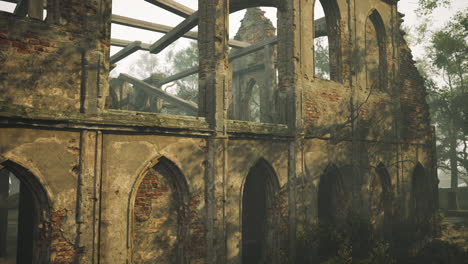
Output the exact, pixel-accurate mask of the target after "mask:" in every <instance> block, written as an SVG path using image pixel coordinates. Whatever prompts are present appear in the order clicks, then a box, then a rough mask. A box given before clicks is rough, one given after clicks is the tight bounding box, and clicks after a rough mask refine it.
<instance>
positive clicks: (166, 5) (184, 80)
mask: <svg viewBox="0 0 468 264" xmlns="http://www.w3.org/2000/svg"><path fill="white" fill-rule="evenodd" d="M197 7H198V3H197V1H189V0H180V1H177V2H175V1H170V0H148V1H144V0H138V1H131V2H129V1H126V0H113V5H112V13H113V14H112V28H111V45H112V47H111V57H110V63H111V66H110V68H111V72H110V91H109V101H110V102H109V108H110V109H115V110H129V111H141V112H153V113H164V114H174V115H189V116H196V115H198V47H197V38H198V33H197V25H196V24H194V25H193V27H192V29H191V30H190V31H188V32H186V33H185V34H183V36H182V37H180V38H169V37H168V36H169V35H171V34H173V33H174V32H175V31H176V30H177V26H178V25H179V24H180V23H183V22H184V21H186V20H187V19H189V18H190V17H191V16H192V15H193V14H194V13H195V11H196V9H197Z"/></svg>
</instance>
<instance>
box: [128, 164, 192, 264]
mask: <svg viewBox="0 0 468 264" xmlns="http://www.w3.org/2000/svg"><path fill="white" fill-rule="evenodd" d="M189 199H190V192H189V186H188V184H187V181H186V179H185V177H184V175H183V174H182V172H181V170H180V169H179V168H178V166H177V165H176V164H175V163H173V162H172V161H170V160H169V159H168V158H166V157H160V158H159V159H158V160H157V162H156V164H154V165H153V166H150V167H149V168H148V169H146V170H145V172H144V173H143V174H142V175H141V176H140V177H139V179H137V181H136V182H135V184H134V188H133V190H132V194H131V199H130V206H131V210H130V211H129V212H130V223H131V227H130V232H129V239H130V243H131V245H130V246H131V248H132V263H147V262H148V261H150V262H151V261H153V262H155V263H156V262H157V263H185V262H186V261H187V259H188V258H189V257H190V256H189V253H188V245H187V239H188V236H189V222H188V217H187V215H188V213H189V211H188V210H189V209H188V204H189ZM155 252H157V253H156V254H155Z"/></svg>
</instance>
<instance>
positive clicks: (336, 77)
mask: <svg viewBox="0 0 468 264" xmlns="http://www.w3.org/2000/svg"><path fill="white" fill-rule="evenodd" d="M316 1H320V4H321V5H322V8H323V11H324V13H325V21H326V29H327V36H328V47H329V48H328V51H329V63H330V80H333V81H337V82H343V76H342V71H343V66H342V58H341V57H342V53H341V34H342V32H341V13H340V7H339V5H338V2H337V1H336V0H315V1H314V5H313V6H315V2H316Z"/></svg>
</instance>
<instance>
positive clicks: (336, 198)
mask: <svg viewBox="0 0 468 264" xmlns="http://www.w3.org/2000/svg"><path fill="white" fill-rule="evenodd" d="M349 202H350V199H349V193H348V192H347V190H346V184H345V181H344V178H343V175H342V174H341V172H340V170H339V169H338V167H337V166H336V165H334V164H331V165H328V167H327V168H326V169H325V171H324V174H323V175H322V176H321V177H320V183H319V190H318V219H319V223H320V224H323V225H330V226H334V225H338V224H339V223H340V222H342V221H343V220H344V219H345V218H346V214H347V213H348V212H347V209H348V207H349Z"/></svg>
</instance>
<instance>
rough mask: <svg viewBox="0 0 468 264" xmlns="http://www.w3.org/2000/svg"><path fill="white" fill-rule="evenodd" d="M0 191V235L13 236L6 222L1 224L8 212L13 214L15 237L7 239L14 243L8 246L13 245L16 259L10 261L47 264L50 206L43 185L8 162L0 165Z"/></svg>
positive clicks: (29, 173)
mask: <svg viewBox="0 0 468 264" xmlns="http://www.w3.org/2000/svg"><path fill="white" fill-rule="evenodd" d="M12 178H14V179H15V181H16V183H17V184H18V185H17V188H18V189H16V190H15V193H13V192H10V190H9V188H10V186H13V185H12V184H13V179H12ZM10 182H11V183H12V184H10ZM5 183H6V184H5ZM15 188H16V187H15ZM0 189H1V190H0V200H2V201H0V202H1V204H2V205H6V206H5V207H6V208H4V207H3V206H2V208H0V211H1V213H0V218H3V219H0V231H2V232H0V234H2V235H7V234H8V231H7V229H10V230H9V231H12V232H14V230H13V229H11V228H9V225H8V221H6V222H5V221H4V220H6V219H8V213H9V211H12V212H11V213H14V212H13V211H14V210H17V212H16V214H15V217H14V219H15V222H16V223H17V229H16V232H17V234H18V235H17V236H16V239H15V236H10V238H13V239H14V240H15V241H9V244H10V245H12V244H16V247H15V250H16V253H14V252H13V254H16V256H11V257H13V259H14V260H16V263H33V262H34V263H36V262H37V263H47V262H49V254H50V246H51V245H50V241H51V236H52V235H51V226H50V224H49V216H50V213H51V203H50V198H49V196H48V193H47V191H46V189H45V188H44V186H43V184H41V182H40V181H39V180H38V179H37V178H36V176H35V175H34V174H32V173H31V172H30V171H29V170H28V169H26V168H25V167H23V166H21V165H19V164H18V163H15V162H13V161H11V160H4V161H3V162H1V163H0ZM5 190H6V198H7V199H2V196H3V197H5V196H4V195H5ZM3 202H5V203H3ZM11 209H12V210H11ZM5 218H6V219H5ZM3 231H5V232H3ZM0 239H2V237H0ZM5 239H6V237H5ZM0 242H3V241H0ZM0 244H3V243H0ZM0 251H2V249H0ZM3 253H6V252H3ZM0 254H1V253H0ZM0 257H1V256H0ZM7 257H9V256H7Z"/></svg>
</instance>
